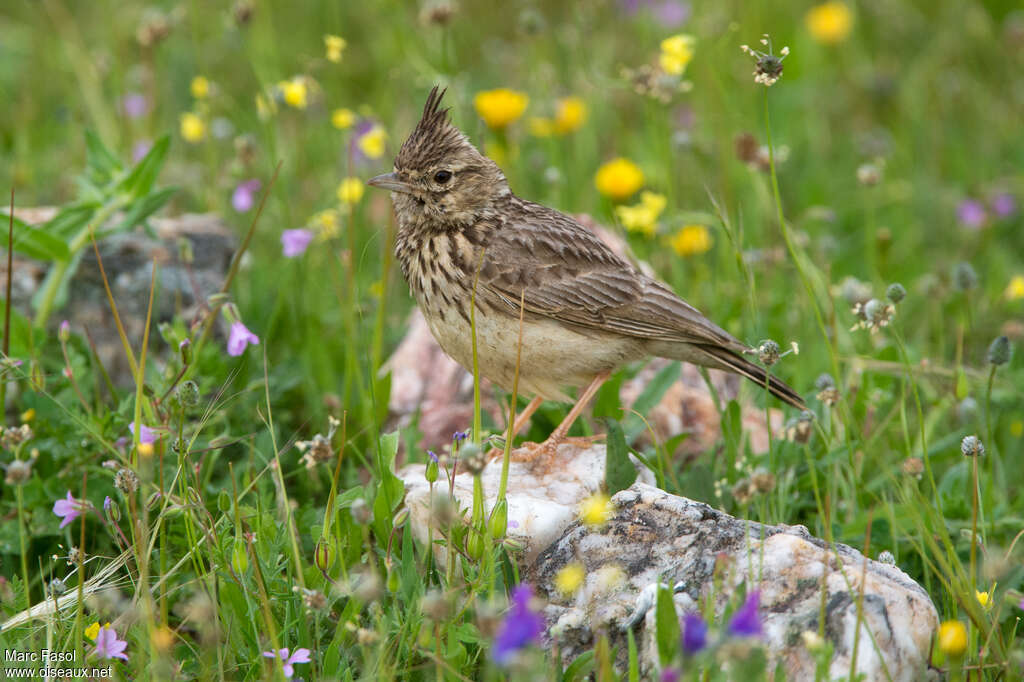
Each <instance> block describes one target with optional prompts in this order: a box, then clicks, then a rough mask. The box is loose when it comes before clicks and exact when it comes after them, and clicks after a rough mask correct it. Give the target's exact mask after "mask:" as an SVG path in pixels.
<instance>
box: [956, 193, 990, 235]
mask: <svg viewBox="0 0 1024 682" xmlns="http://www.w3.org/2000/svg"><path fill="white" fill-rule="evenodd" d="M956 217H957V218H958V219H959V220H960V222H961V223H963V225H964V227H967V228H969V229H972V230H977V229H980V228H981V227H982V226H984V225H985V218H986V216H985V207H984V206H982V205H981V202H980V201H975V200H974V199H964V200H963V201H961V202H960V205H959V206H957V207H956Z"/></svg>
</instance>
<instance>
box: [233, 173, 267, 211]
mask: <svg viewBox="0 0 1024 682" xmlns="http://www.w3.org/2000/svg"><path fill="white" fill-rule="evenodd" d="M260 187H263V183H262V182H260V181H259V180H257V179H256V178H253V179H252V180H246V181H245V182H240V183H239V184H238V187H236V188H235V191H234V193H233V194H232V195H231V206H232V208H234V209H235V210H236V211H237V212H239V213H245V212H246V211H248V210H249V209H251V208H252V207H253V204H255V203H256V192H259V191H260Z"/></svg>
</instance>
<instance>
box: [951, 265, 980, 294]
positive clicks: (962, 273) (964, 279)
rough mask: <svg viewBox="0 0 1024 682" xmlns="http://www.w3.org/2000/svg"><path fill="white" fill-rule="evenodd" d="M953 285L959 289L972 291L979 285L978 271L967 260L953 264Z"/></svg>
mask: <svg viewBox="0 0 1024 682" xmlns="http://www.w3.org/2000/svg"><path fill="white" fill-rule="evenodd" d="M953 286H954V287H956V289H957V291H970V290H971V289H973V288H974V287H976V286H978V273H977V272H975V271H974V268H973V267H971V264H970V263H968V262H967V261H961V262H960V263H957V264H956V265H954V266H953Z"/></svg>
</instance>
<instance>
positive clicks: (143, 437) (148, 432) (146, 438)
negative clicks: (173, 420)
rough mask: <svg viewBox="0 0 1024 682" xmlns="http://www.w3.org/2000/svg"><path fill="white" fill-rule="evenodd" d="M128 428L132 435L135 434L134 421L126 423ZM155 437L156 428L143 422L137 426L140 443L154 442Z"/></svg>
mask: <svg viewBox="0 0 1024 682" xmlns="http://www.w3.org/2000/svg"><path fill="white" fill-rule="evenodd" d="M128 430H129V431H131V432H132V435H133V436H134V435H135V422H132V423H131V424H129V425H128ZM157 437H158V436H157V432H156V429H151V428H149V427H148V426H146V425H145V424H143V425H142V426H141V427H140V428H139V442H140V443H155V442H156V439H157Z"/></svg>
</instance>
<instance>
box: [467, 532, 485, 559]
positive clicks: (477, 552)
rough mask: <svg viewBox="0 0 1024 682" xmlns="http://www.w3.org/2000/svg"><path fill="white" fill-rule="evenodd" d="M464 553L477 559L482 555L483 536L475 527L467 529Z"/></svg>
mask: <svg viewBox="0 0 1024 682" xmlns="http://www.w3.org/2000/svg"><path fill="white" fill-rule="evenodd" d="M466 553H467V554H469V556H470V557H471V558H473V559H475V560H477V561H480V559H481V558H482V557H483V555H484V536H483V534H481V533H480V532H479V531H478V530H476V529H475V528H473V529H471V530H470V531H469V539H468V540H466Z"/></svg>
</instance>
